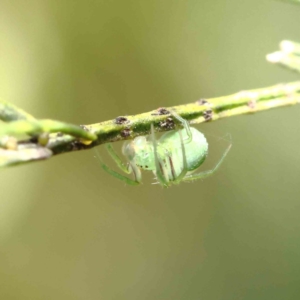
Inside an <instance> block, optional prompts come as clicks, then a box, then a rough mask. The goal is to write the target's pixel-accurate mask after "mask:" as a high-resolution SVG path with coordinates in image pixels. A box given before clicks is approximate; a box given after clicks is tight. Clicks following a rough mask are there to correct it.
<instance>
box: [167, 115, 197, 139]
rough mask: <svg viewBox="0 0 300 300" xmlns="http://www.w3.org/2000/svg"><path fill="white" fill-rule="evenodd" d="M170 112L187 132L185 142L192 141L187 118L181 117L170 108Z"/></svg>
mask: <svg viewBox="0 0 300 300" xmlns="http://www.w3.org/2000/svg"><path fill="white" fill-rule="evenodd" d="M170 114H171V115H172V116H173V117H174V118H175V119H177V120H178V121H179V122H180V123H181V124H182V126H183V128H184V129H185V131H186V134H187V138H186V139H184V142H185V143H189V142H191V141H192V132H191V128H190V124H189V122H188V121H187V120H185V119H184V118H182V117H181V116H179V115H178V114H177V113H176V112H174V111H172V110H170Z"/></svg>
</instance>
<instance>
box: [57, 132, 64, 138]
mask: <svg viewBox="0 0 300 300" xmlns="http://www.w3.org/2000/svg"><path fill="white" fill-rule="evenodd" d="M63 135H64V134H63V133H61V132H58V133H57V134H56V137H62V136H63Z"/></svg>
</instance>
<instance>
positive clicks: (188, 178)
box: [182, 144, 232, 181]
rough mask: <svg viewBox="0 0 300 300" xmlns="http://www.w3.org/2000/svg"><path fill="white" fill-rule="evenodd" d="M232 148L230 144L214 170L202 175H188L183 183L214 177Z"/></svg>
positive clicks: (201, 173) (204, 172)
mask: <svg viewBox="0 0 300 300" xmlns="http://www.w3.org/2000/svg"><path fill="white" fill-rule="evenodd" d="M231 146H232V144H230V145H229V146H228V147H227V149H226V150H225V152H224V153H223V155H222V157H221V158H220V160H219V161H218V163H217V164H216V165H215V167H214V168H213V169H211V170H208V171H203V172H200V173H196V174H190V175H187V176H185V177H184V178H183V179H182V180H183V181H193V180H197V179H203V178H206V177H209V176H211V175H213V174H214V173H215V172H216V171H217V170H218V169H219V168H220V166H221V164H222V162H223V161H224V159H225V157H226V156H227V154H228V152H229V151H230V149H231Z"/></svg>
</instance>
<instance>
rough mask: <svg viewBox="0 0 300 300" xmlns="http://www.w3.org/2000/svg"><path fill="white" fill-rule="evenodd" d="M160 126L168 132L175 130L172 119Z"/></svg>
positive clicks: (160, 123)
mask: <svg viewBox="0 0 300 300" xmlns="http://www.w3.org/2000/svg"><path fill="white" fill-rule="evenodd" d="M159 126H160V127H161V128H163V129H166V130H173V129H174V128H175V124H174V121H173V119H172V118H170V117H169V118H167V119H166V120H164V121H160V122H159Z"/></svg>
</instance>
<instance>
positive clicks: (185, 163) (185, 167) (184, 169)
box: [174, 131, 188, 183]
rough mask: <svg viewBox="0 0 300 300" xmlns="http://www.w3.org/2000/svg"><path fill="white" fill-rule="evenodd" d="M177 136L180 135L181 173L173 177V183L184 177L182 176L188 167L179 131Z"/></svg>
mask: <svg viewBox="0 0 300 300" xmlns="http://www.w3.org/2000/svg"><path fill="white" fill-rule="evenodd" d="M179 136H180V145H181V150H182V163H183V166H182V171H181V173H180V174H179V175H178V177H177V178H176V179H174V183H179V182H180V181H182V179H183V178H184V176H185V175H186V173H187V171H188V169H187V161H186V152H185V146H184V142H183V138H182V133H181V131H179Z"/></svg>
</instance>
